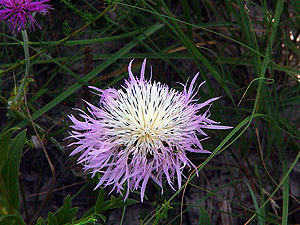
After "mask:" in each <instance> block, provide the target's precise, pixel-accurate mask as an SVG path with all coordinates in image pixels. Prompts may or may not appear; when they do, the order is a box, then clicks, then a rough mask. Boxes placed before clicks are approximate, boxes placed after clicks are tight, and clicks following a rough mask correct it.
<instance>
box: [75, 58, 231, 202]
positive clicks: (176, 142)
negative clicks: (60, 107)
mask: <svg viewBox="0 0 300 225" xmlns="http://www.w3.org/2000/svg"><path fill="white" fill-rule="evenodd" d="M131 66H132V61H131V62H130V64H129V67H128V73H129V79H128V80H125V85H124V86H123V87H122V89H118V90H116V89H114V88H108V89H105V90H101V89H98V88H96V87H90V88H91V89H93V90H95V91H97V92H99V93H100V94H98V95H99V96H100V103H99V106H94V105H92V104H90V103H88V102H86V104H87V105H88V113H85V112H84V111H82V110H79V111H80V112H81V113H80V116H81V117H82V118H83V119H84V120H83V121H79V120H77V119H76V118H75V117H74V116H73V115H70V116H69V118H70V119H71V121H72V122H73V124H74V125H72V126H71V127H72V128H73V130H72V131H71V132H70V136H69V137H71V138H74V139H76V140H77V142H74V143H72V144H71V145H77V146H76V148H75V150H74V151H73V152H72V153H71V155H75V154H77V153H81V155H80V157H79V158H78V163H80V164H83V166H84V169H85V170H86V171H87V172H89V173H91V174H92V176H95V174H96V173H101V174H102V177H101V178H100V180H99V183H98V184H97V185H96V187H95V188H98V187H100V186H104V187H105V186H107V185H113V190H114V189H115V190H116V191H117V192H119V193H121V194H122V190H124V188H125V186H127V192H126V195H125V199H126V198H127V197H128V194H129V192H130V191H135V190H140V192H141V201H143V198H144V193H145V189H146V185H147V183H148V180H149V179H152V180H154V181H155V182H156V183H157V184H158V185H159V186H160V187H161V188H162V184H163V178H166V180H167V182H168V184H169V185H170V186H171V187H172V188H173V189H174V190H175V188H174V177H175V176H177V182H178V187H180V186H181V180H182V171H183V169H184V168H185V167H189V168H195V169H196V166H195V165H194V164H193V163H192V162H191V161H190V160H189V159H188V158H187V152H196V153H210V152H209V151H207V150H204V149H203V147H202V145H201V142H200V140H199V139H198V137H197V135H202V136H206V137H207V134H206V133H205V132H204V131H203V130H202V129H228V128H230V127H227V126H220V125H218V123H217V122H215V121H213V120H211V119H209V116H210V112H209V108H210V105H211V104H212V102H213V101H215V100H217V99H218V97H216V98H212V99H209V100H207V101H205V102H203V103H197V101H196V99H194V97H195V95H196V94H197V91H198V88H197V87H194V86H195V83H196V79H197V77H198V74H196V75H195V76H194V77H193V79H192V80H191V83H190V85H189V87H188V85H187V84H185V85H183V91H177V90H175V89H172V88H170V87H168V86H167V85H165V84H161V83H159V82H155V81H154V82H152V81H151V79H150V80H146V79H145V67H146V60H144V62H143V64H142V68H141V73H140V78H137V77H135V76H134V75H133V74H132V71H131ZM203 83H204V82H203ZM203 83H202V84H203ZM202 84H200V86H201V85H202ZM200 86H199V87H200ZM203 107H208V108H207V109H206V111H205V112H204V113H203V114H200V112H199V111H200V110H201V109H202V108H203Z"/></svg>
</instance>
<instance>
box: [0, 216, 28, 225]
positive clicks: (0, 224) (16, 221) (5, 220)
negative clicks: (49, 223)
mask: <svg viewBox="0 0 300 225" xmlns="http://www.w3.org/2000/svg"><path fill="white" fill-rule="evenodd" d="M21 224H22V225H23V224H25V223H24V221H22V219H21V218H20V217H18V216H16V215H12V214H10V215H6V216H2V217H0V225H21Z"/></svg>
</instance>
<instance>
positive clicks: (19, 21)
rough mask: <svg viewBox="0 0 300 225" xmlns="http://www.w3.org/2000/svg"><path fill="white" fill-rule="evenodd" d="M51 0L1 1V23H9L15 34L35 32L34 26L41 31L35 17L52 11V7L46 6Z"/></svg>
mask: <svg viewBox="0 0 300 225" xmlns="http://www.w3.org/2000/svg"><path fill="white" fill-rule="evenodd" d="M49 1H50V0H37V1H32V0H0V21H1V22H2V21H7V23H8V24H9V29H10V30H11V31H12V33H14V32H15V31H17V32H20V31H21V30H25V29H26V24H28V25H29V27H30V29H33V30H35V28H34V25H36V26H37V27H38V28H40V29H41V26H40V24H39V23H38V22H37V21H36V19H35V18H34V17H33V14H34V13H42V14H45V13H47V12H48V11H49V9H51V6H50V5H47V4H44V3H46V2H49Z"/></svg>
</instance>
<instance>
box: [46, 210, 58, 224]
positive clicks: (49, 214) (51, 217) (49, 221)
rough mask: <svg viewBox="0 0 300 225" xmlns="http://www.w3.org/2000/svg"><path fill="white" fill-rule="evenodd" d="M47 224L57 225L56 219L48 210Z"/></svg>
mask: <svg viewBox="0 0 300 225" xmlns="http://www.w3.org/2000/svg"><path fill="white" fill-rule="evenodd" d="M47 225H58V223H57V220H56V218H55V216H54V214H53V213H52V212H48V223H47Z"/></svg>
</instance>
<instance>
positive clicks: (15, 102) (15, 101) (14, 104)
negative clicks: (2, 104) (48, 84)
mask: <svg viewBox="0 0 300 225" xmlns="http://www.w3.org/2000/svg"><path fill="white" fill-rule="evenodd" d="M21 33H22V36H23V40H24V45H23V46H24V53H25V65H26V67H25V74H24V78H23V80H22V83H21V86H20V88H19V90H18V94H17V96H16V97H15V98H14V99H13V100H12V101H11V102H10V104H9V108H10V109H11V110H17V109H18V108H19V102H20V99H21V97H22V95H23V93H24V89H25V87H26V84H27V78H28V75H29V69H30V59H29V47H28V36H27V32H26V30H22V31H21Z"/></svg>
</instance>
